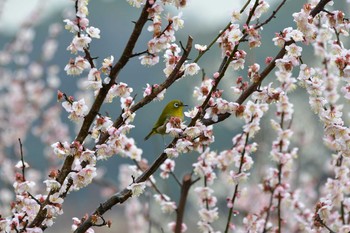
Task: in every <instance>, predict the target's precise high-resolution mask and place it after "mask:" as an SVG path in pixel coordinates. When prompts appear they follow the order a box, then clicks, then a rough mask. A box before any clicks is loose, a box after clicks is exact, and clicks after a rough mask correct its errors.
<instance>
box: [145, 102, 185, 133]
mask: <svg viewBox="0 0 350 233" xmlns="http://www.w3.org/2000/svg"><path fill="white" fill-rule="evenodd" d="M184 106H187V105H185V104H183V103H182V102H181V101H180V100H172V101H170V102H169V103H168V104H167V105H166V106H165V107H164V109H163V111H162V113H161V114H160V116H159V118H158V120H157V122H156V123H155V124H154V125H153V128H152V130H151V132H149V134H148V135H147V136H146V137H145V140H147V139H149V138H150V137H151V136H152V135H153V134H157V133H158V134H165V130H166V123H167V122H168V121H169V119H170V118H171V117H179V118H180V119H181V120H183V119H184V114H183V108H184Z"/></svg>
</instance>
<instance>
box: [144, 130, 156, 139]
mask: <svg viewBox="0 0 350 233" xmlns="http://www.w3.org/2000/svg"><path fill="white" fill-rule="evenodd" d="M153 134H154V131H153V130H151V132H150V133H149V134H148V135H147V136H146V137H145V138H144V140H145V141H146V140H148V139H149V138H150V137H151V136H152V135H153Z"/></svg>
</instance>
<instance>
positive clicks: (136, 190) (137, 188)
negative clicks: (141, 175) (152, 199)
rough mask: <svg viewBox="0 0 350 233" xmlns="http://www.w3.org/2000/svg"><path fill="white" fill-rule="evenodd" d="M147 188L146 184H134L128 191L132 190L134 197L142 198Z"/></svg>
mask: <svg viewBox="0 0 350 233" xmlns="http://www.w3.org/2000/svg"><path fill="white" fill-rule="evenodd" d="M145 188H146V184H145V182H140V183H132V184H131V185H129V186H128V187H127V189H129V190H131V193H132V197H138V196H140V195H141V194H142V193H143V192H144V189H145Z"/></svg>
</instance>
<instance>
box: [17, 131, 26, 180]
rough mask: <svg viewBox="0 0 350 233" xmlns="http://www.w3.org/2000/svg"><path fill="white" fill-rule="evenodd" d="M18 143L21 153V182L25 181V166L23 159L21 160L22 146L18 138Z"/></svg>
mask: <svg viewBox="0 0 350 233" xmlns="http://www.w3.org/2000/svg"><path fill="white" fill-rule="evenodd" d="M18 142H19V148H20V152H21V162H22V177H23V181H26V176H25V169H26V165H25V163H24V158H23V145H22V141H21V139H20V138H18Z"/></svg>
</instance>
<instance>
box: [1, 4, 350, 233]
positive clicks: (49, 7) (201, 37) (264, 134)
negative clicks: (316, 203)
mask: <svg viewBox="0 0 350 233" xmlns="http://www.w3.org/2000/svg"><path fill="white" fill-rule="evenodd" d="M267 2H269V4H270V5H271V7H270V10H269V12H268V13H267V14H266V15H265V17H266V18H267V17H268V16H269V15H270V14H271V12H272V11H273V10H274V9H275V8H276V4H278V3H279V1H272V0H271V1H267ZM244 3H245V1H243V0H235V1H232V0H217V1H210V0H190V1H189V2H188V7H186V8H185V9H183V19H184V20H185V27H184V28H183V29H181V30H180V31H179V32H178V33H177V34H176V38H177V43H178V42H179V41H182V42H183V43H185V42H186V39H187V37H188V36H189V35H190V36H192V37H193V38H194V43H198V44H209V43H210V42H211V41H212V40H213V38H214V37H215V36H216V35H217V34H218V33H219V30H220V29H222V28H223V27H224V26H225V25H226V24H227V23H228V22H229V20H230V16H231V13H232V11H233V10H234V9H235V10H239V9H240V8H241V6H242V5H243V4H244ZM304 3H305V0H293V1H287V2H286V4H285V5H284V6H283V8H282V9H281V11H280V12H278V14H277V18H276V19H273V20H272V21H271V22H270V23H269V24H267V25H266V26H265V27H264V30H263V32H262V46H261V47H259V48H257V49H249V48H247V46H246V45H244V46H243V47H242V48H241V49H244V50H245V51H246V52H247V59H246V63H245V67H248V66H249V65H251V64H253V63H255V62H257V63H259V64H260V65H261V68H262V69H263V68H264V67H265V65H264V64H265V63H264V60H265V58H266V57H268V56H272V57H274V56H275V55H276V54H277V53H278V51H279V48H277V47H275V46H274V45H273V42H272V38H273V37H274V35H275V33H278V32H279V31H282V30H283V29H284V28H286V27H294V28H295V27H296V26H295V24H294V22H293V17H292V13H293V12H298V11H300V9H301V8H302V5H303V4H304ZM334 7H335V8H337V9H343V10H344V11H346V12H347V13H349V8H350V7H349V5H348V4H346V3H345V1H335V6H334ZM38 8H39V9H40V10H39V11H37V12H36V13H34V14H35V15H36V17H38V21H37V23H36V25H34V28H35V32H36V36H35V41H34V44H33V50H32V52H31V53H30V59H31V60H35V59H39V55H40V53H41V46H42V43H43V41H44V40H45V38H46V36H47V31H48V28H49V25H51V24H52V23H59V24H61V25H62V26H63V25H64V23H63V19H65V18H66V17H67V16H68V17H69V16H72V13H73V10H74V2H73V1H70V0H60V1H53V0H49V1H34V0H26V1H23V0H22V1H21V0H3V1H1V2H0V9H1V10H0V11H1V13H0V46H1V48H4V47H5V46H6V44H7V43H9V42H10V41H11V40H12V39H13V37H14V36H16V33H17V32H18V29H19V28H20V27H21V25H23V24H26V23H30V22H29V21H28V20H29V19H30V17H29V15H30V14H33V12H35V11H36V10H37V9H38ZM168 10H169V11H170V12H171V13H170V14H173V15H176V14H178V10H177V9H175V8H168ZM89 12H90V13H89V16H88V18H89V20H90V25H91V26H94V27H98V28H99V29H100V30H101V39H99V40H93V42H92V44H91V53H92V56H93V57H98V59H96V60H95V62H96V63H97V64H101V62H102V61H103V59H104V58H105V57H108V56H110V55H113V56H114V57H115V60H117V59H118V58H119V56H120V54H121V52H122V50H123V48H124V46H125V44H126V41H127V40H128V38H129V35H130V32H131V30H132V28H133V23H132V21H135V20H136V19H137V18H138V15H139V13H140V9H137V8H131V7H130V6H129V4H128V3H127V2H126V1H125V0H114V1H113V0H100V1H90V3H89ZM164 17H165V16H164ZM262 18H263V19H264V17H262ZM151 36H152V34H151V33H150V32H148V31H147V30H144V32H143V34H142V35H141V38H140V40H139V41H138V43H137V46H136V48H135V50H134V52H141V51H144V50H145V49H146V48H147V47H146V45H147V42H148V40H149V39H150V38H151ZM57 39H58V41H59V48H58V50H57V52H56V54H55V56H54V59H53V60H52V61H50V63H52V64H57V65H59V67H60V73H59V77H60V80H61V86H60V87H59V89H60V90H61V91H63V92H65V93H67V95H73V96H75V97H76V93H77V91H79V92H81V90H78V86H79V82H81V80H82V79H84V78H85V77H86V75H87V74H84V75H82V76H79V77H68V76H67V75H66V73H65V72H64V70H63V69H64V66H65V65H66V64H67V63H68V61H69V58H71V57H74V56H73V55H71V54H69V52H68V51H66V47H67V46H68V45H69V43H70V41H71V39H72V34H70V33H68V32H66V31H62V33H61V34H60V35H59V37H58V38H57ZM303 49H304V50H303V57H302V59H303V61H304V62H305V63H307V64H310V65H312V64H313V63H314V62H317V59H315V57H314V54H313V51H312V49H311V48H310V47H307V46H303ZM196 53H197V52H196V51H195V50H194V49H193V50H192V52H191V55H190V58H192V59H194V58H195V57H196ZM160 60H162V58H160ZM221 61H222V57H221V51H220V49H219V48H218V46H214V47H213V49H211V51H209V53H207V54H206V55H205V56H204V57H203V59H201V60H200V62H199V65H200V67H201V68H202V69H203V71H204V72H205V74H207V75H208V76H209V77H211V75H212V74H213V73H214V72H216V71H217V70H218V68H219V65H220V63H221ZM163 68H164V65H163V64H162V62H160V63H159V64H158V65H156V66H155V67H151V68H149V67H144V66H142V65H141V64H140V61H139V59H138V58H137V57H135V58H132V59H131V60H130V62H129V63H128V64H127V66H126V67H125V69H123V70H122V72H121V73H120V75H119V77H118V81H120V82H125V83H127V84H128V85H129V86H131V87H132V88H133V89H134V92H133V94H137V95H136V101H138V100H139V99H140V98H141V97H142V93H143V89H144V88H145V87H146V83H149V84H155V83H158V84H159V83H161V82H162V81H163V80H164V79H165V76H164V73H163V71H162V70H163ZM13 69H16V67H15V65H14V66H13ZM246 75H247V69H244V70H242V71H240V72H232V71H230V72H228V73H227V74H226V77H225V78H224V81H223V82H222V83H221V84H220V86H219V88H220V89H223V90H224V97H225V98H227V99H228V100H232V101H234V100H235V99H236V98H237V96H234V95H233V94H232V91H231V89H230V87H231V86H233V85H234V84H235V81H236V79H237V77H238V76H243V77H244V78H245V77H246ZM297 75H298V71H295V77H297ZM201 79H202V73H200V74H198V75H197V76H195V77H186V78H184V79H181V80H180V81H178V82H176V83H175V84H174V85H173V86H171V88H169V89H168V90H167V92H166V96H165V99H164V100H163V101H162V102H152V103H150V104H149V105H147V106H146V107H144V108H142V109H140V110H139V111H138V112H137V113H136V118H135V121H134V122H133V124H134V125H135V126H136V127H135V128H134V129H133V130H132V131H131V132H130V136H131V137H133V138H134V139H135V140H136V142H137V145H138V147H140V148H141V149H142V150H143V157H144V158H146V159H147V160H148V161H149V162H152V161H153V160H154V158H156V157H157V156H158V155H159V153H160V152H162V150H163V149H162V148H163V142H162V138H161V137H160V136H155V137H152V138H151V139H150V140H149V141H144V140H143V138H144V136H145V135H146V133H147V132H148V131H149V130H150V128H151V126H152V124H153V123H154V122H155V120H156V118H157V117H158V114H159V113H160V111H161V109H162V108H163V106H164V105H165V104H166V103H167V102H168V101H169V100H171V99H174V98H177V99H182V100H183V101H184V102H185V103H186V104H188V105H189V106H194V105H196V104H198V103H197V102H196V101H195V100H194V99H193V98H192V94H193V90H194V86H198V85H200V82H201ZM275 79H276V77H275V76H274V72H272V73H271V74H270V75H269V77H268V78H267V79H266V80H265V81H264V84H268V83H269V82H272V81H274V80H275ZM9 85H10V84H9ZM290 99H291V101H292V103H293V104H294V108H295V115H294V119H293V125H292V128H293V130H294V132H295V134H294V137H293V143H294V145H293V146H297V147H299V158H298V159H297V164H296V166H295V172H296V174H297V175H296V176H295V180H294V181H292V184H298V183H299V182H304V181H305V180H312V181H313V182H315V184H318V183H323V182H324V177H326V175H327V174H325V173H321V172H325V171H326V172H327V170H328V169H327V166H328V164H329V162H328V161H329V158H330V156H331V153H330V152H329V151H328V150H327V149H326V148H325V147H324V146H323V144H322V126H321V124H320V123H319V121H318V119H317V117H316V116H315V115H314V114H313V113H312V111H311V110H310V107H309V105H308V96H307V95H306V94H305V90H304V89H300V88H297V89H296V90H295V91H294V92H293V93H292V94H291V95H290ZM3 101H4V100H3ZM7 101H11V100H7ZM52 104H53V105H60V103H57V102H56V101H55V99H54V100H53V101H52ZM274 110H275V107H274V105H270V111H269V112H268V114H267V115H266V116H265V117H264V118H263V121H262V130H261V131H260V132H259V133H258V135H257V136H256V138H255V141H256V142H257V143H258V144H259V147H258V151H257V152H256V153H255V154H254V155H253V159H254V161H255V163H254V168H253V169H252V170H251V176H250V178H249V181H248V183H249V185H258V183H259V182H260V178H261V177H262V175H263V173H264V171H265V170H266V168H267V167H273V166H274V164H272V163H271V161H270V160H269V151H270V149H271V143H272V140H274V138H275V134H274V132H273V131H272V130H271V128H270V119H271V118H274V112H275V111H274ZM105 112H107V113H108V114H109V116H111V118H112V119H114V118H115V117H116V116H118V115H119V113H120V107H119V103H118V102H113V103H111V104H106V105H105V106H104V107H103V109H101V113H102V114H104V113H105ZM344 118H345V122H347V123H349V116H348V115H346V116H344ZM62 120H63V121H65V122H67V124H69V125H70V133H71V138H74V135H75V133H76V130H77V129H78V127H77V126H76V125H74V124H72V123H71V122H69V120H68V119H67V114H66V113H64V112H63V114H62ZM38 123H39V122H35V123H34V124H38ZM242 124H243V122H242V121H241V120H240V119H237V118H235V117H230V118H229V119H227V120H225V121H224V122H221V123H219V124H217V125H215V127H214V131H215V142H214V143H213V144H212V145H211V148H212V149H213V150H217V151H220V150H224V149H229V148H230V147H231V146H232V141H231V140H232V137H233V136H234V135H236V134H237V133H240V132H241V126H242ZM68 140H69V139H67V141H68ZM165 141H166V142H169V141H170V138H169V137H165ZM52 143H54V142H52ZM24 145H25V148H26V150H25V156H26V160H27V161H28V162H29V163H30V164H31V166H32V167H34V168H36V169H39V170H46V169H47V168H46V165H47V164H48V163H47V161H46V160H47V158H45V157H44V155H43V145H42V144H41V142H40V140H39V139H37V138H36V136H34V135H33V134H32V132H29V135H27V137H26V139H25V141H24ZM196 158H197V153H190V154H184V155H181V156H180V157H179V158H178V159H177V160H176V163H177V164H176V170H175V174H177V175H178V177H179V178H180V179H181V177H182V175H183V174H184V173H187V172H190V171H191V164H192V162H193V161H196ZM123 163H131V161H129V160H128V159H125V158H120V157H118V156H114V157H112V158H111V159H109V160H108V161H99V164H98V167H100V168H103V169H104V171H105V174H104V176H103V181H105V182H98V183H95V184H92V185H89V186H88V187H87V188H84V189H83V190H80V191H79V192H72V193H71V194H70V196H69V197H68V198H67V199H66V201H65V202H64V205H63V207H64V209H63V210H64V212H65V214H64V215H61V216H59V217H58V218H57V219H56V224H55V225H54V226H53V227H52V228H50V229H48V230H47V232H68V231H69V230H70V226H71V223H72V221H71V218H72V217H74V216H76V217H81V216H83V215H84V214H85V213H90V212H92V211H93V210H94V208H95V207H97V206H98V205H99V203H101V202H102V201H103V200H105V197H103V196H102V195H100V191H101V185H102V186H104V185H105V184H106V183H107V184H108V185H112V186H115V187H117V186H118V167H119V165H120V164H123ZM155 177H156V178H157V180H158V181H159V182H158V184H159V185H160V186H161V189H162V190H164V193H166V194H167V195H169V196H170V197H171V198H172V199H173V200H174V201H177V196H178V194H179V187H178V186H177V185H176V183H175V182H174V181H173V180H172V179H171V178H170V179H169V180H166V181H162V180H160V179H159V176H158V173H157V174H156V175H155ZM0 187H1V183H0ZM226 189H227V188H226ZM148 192H152V191H151V190H150V189H149V191H148ZM318 194H319V192H318V190H315V197H317V195H318ZM149 195H150V194H146V195H144V197H143V198H144V199H145V200H147V199H149V198H150V197H149ZM216 195H217V196H218V198H220V197H221V198H222V200H223V201H222V203H221V205H223V206H225V204H226V203H225V198H226V195H227V192H226V191H225V192H222V194H220V192H216ZM220 195H222V196H220ZM151 209H152V211H154V212H152V213H153V214H152V215H153V217H155V216H157V217H156V219H157V218H158V216H160V214H159V212H158V210H157V206H155V207H153V206H152V207H151ZM190 209H192V208H188V212H187V213H186V215H187V216H190V213H191V211H192V210H190ZM223 209H224V210H226V208H223ZM120 210H121V208H120V207H119V206H117V207H115V209H113V210H112V211H110V212H108V213H107V215H106V217H105V218H106V219H111V220H112V222H113V224H112V229H113V227H116V228H115V229H117V231H116V230H111V229H106V228H100V229H97V231H98V232H127V229H126V226H125V224H123V223H124V222H123V221H124V220H125V219H124V216H123V213H122V212H121V211H120ZM193 211H195V210H193ZM157 212H158V214H157ZM151 217H152V216H151ZM166 218H168V220H169V221H170V219H171V216H170V217H166ZM158 220H159V219H158ZM221 221H226V218H222V219H221ZM185 222H186V223H188V224H189V225H191V224H195V222H196V220H193V221H191V223H190V222H189V221H188V220H187V221H185ZM119 223H121V224H119ZM216 224H220V221H218V223H216ZM163 227H166V226H163Z"/></svg>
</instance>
